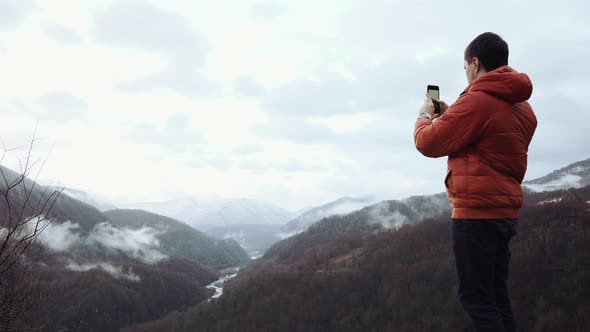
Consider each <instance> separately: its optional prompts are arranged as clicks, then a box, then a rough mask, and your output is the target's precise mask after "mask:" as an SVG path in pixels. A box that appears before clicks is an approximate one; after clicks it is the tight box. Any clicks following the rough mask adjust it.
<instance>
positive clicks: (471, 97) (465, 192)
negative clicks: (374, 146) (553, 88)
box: [414, 32, 537, 331]
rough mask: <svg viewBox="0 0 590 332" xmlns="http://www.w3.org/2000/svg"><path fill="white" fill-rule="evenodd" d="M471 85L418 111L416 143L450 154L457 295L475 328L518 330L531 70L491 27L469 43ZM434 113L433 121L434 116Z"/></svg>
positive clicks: (532, 124)
mask: <svg viewBox="0 0 590 332" xmlns="http://www.w3.org/2000/svg"><path fill="white" fill-rule="evenodd" d="M464 68H465V71H466V74H467V81H468V82H469V85H468V86H467V88H466V89H465V90H464V91H463V93H461V95H460V96H459V98H458V99H457V101H456V102H455V103H454V104H453V105H451V106H450V107H449V106H448V105H447V104H446V103H444V102H442V101H441V103H440V104H441V114H442V115H440V116H439V115H438V114H434V107H433V105H432V101H431V100H430V98H427V100H426V102H425V104H424V105H423V106H422V108H421V109H420V111H419V117H418V120H417V122H416V127H415V131H414V142H415V144H416V148H417V149H418V150H419V151H420V152H421V153H422V154H423V155H425V156H427V157H432V158H437V157H442V156H448V169H447V176H446V178H445V180H444V183H445V186H446V188H447V194H448V197H449V202H450V203H451V206H452V207H453V213H452V224H453V226H452V229H453V252H454V254H455V263H456V267H457V276H458V283H459V300H460V302H461V304H462V305H463V308H464V310H465V311H466V312H467V314H468V315H469V316H470V317H471V319H472V321H473V325H474V327H475V330H476V331H515V324H514V317H513V314H512V309H511V304H510V299H509V296H508V288H507V280H508V265H509V261H510V249H509V242H510V239H511V238H512V237H513V236H514V235H515V234H516V226H517V219H518V214H519V209H520V208H521V206H522V188H521V186H520V185H521V183H522V180H523V178H524V175H525V172H526V168H527V151H528V146H529V144H530V142H531V140H532V138H533V134H534V132H535V129H536V127H537V119H536V117H535V114H534V113H533V110H532V108H531V106H530V105H529V103H528V102H527V100H528V99H529V98H530V96H531V93H532V91H533V86H532V83H531V81H530V79H529V77H528V76H527V75H526V74H523V73H519V72H517V71H515V70H514V69H512V68H511V67H509V66H508V44H506V42H505V41H504V40H503V39H502V38H501V37H500V36H498V35H496V34H494V33H490V32H486V33H483V34H481V35H479V36H478V37H477V38H475V39H474V40H473V41H472V42H471V43H470V44H469V45H468V46H467V48H466V49H465V63H464ZM433 120H434V121H433Z"/></svg>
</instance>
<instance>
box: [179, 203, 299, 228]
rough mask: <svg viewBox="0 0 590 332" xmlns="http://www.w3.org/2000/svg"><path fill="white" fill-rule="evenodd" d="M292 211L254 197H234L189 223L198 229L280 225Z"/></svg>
mask: <svg viewBox="0 0 590 332" xmlns="http://www.w3.org/2000/svg"><path fill="white" fill-rule="evenodd" d="M292 217H293V213H292V212H290V211H287V210H285V209H283V208H280V207H278V206H275V205H272V204H269V203H265V202H261V201H258V200H254V199H247V198H242V199H234V200H230V201H229V202H227V203H226V204H225V205H224V206H222V207H220V208H219V209H216V210H215V211H212V212H209V213H206V214H204V215H201V216H198V217H196V218H194V219H193V220H191V222H190V225H191V226H193V227H195V228H198V229H207V228H210V227H220V226H228V225H260V224H266V225H282V224H285V223H287V222H288V221H289V220H291V218H292Z"/></svg>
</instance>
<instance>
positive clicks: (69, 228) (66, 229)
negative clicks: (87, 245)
mask: <svg viewBox="0 0 590 332" xmlns="http://www.w3.org/2000/svg"><path fill="white" fill-rule="evenodd" d="M78 229H80V226H79V225H78V224H76V223H72V222H71V221H69V220H68V221H65V222H63V223H57V222H52V223H50V224H49V225H48V226H47V227H46V228H45V229H44V230H43V232H41V233H40V234H39V237H38V240H39V241H40V242H41V243H42V244H43V245H45V246H46V247H48V248H50V249H52V250H55V251H66V250H68V249H70V248H71V247H72V246H73V245H74V244H76V243H78V242H79V241H80V236H79V233H78V232H77V230H78Z"/></svg>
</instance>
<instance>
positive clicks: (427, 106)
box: [418, 93, 435, 119]
mask: <svg viewBox="0 0 590 332" xmlns="http://www.w3.org/2000/svg"><path fill="white" fill-rule="evenodd" d="M420 113H428V114H430V117H431V118H432V119H434V118H435V115H434V104H432V99H430V95H428V93H426V99H424V105H422V107H420V110H419V111H418V114H420Z"/></svg>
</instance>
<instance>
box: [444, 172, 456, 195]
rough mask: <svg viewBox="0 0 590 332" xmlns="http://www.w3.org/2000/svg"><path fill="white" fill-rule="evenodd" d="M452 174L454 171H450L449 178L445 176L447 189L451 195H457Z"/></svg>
mask: <svg viewBox="0 0 590 332" xmlns="http://www.w3.org/2000/svg"><path fill="white" fill-rule="evenodd" d="M452 173H453V170H449V171H448V172H447V176H445V187H446V188H447V190H448V191H449V193H451V194H453V195H455V186H454V183H453V179H452V178H451V175H452Z"/></svg>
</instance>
